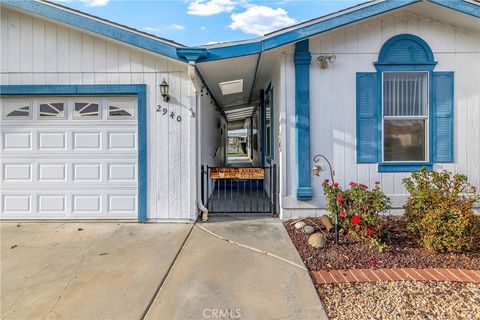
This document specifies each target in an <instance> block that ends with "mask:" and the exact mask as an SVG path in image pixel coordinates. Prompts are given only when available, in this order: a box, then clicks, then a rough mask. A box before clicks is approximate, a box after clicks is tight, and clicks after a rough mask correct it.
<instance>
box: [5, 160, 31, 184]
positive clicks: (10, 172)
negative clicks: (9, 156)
mask: <svg viewBox="0 0 480 320" xmlns="http://www.w3.org/2000/svg"><path fill="white" fill-rule="evenodd" d="M31 181H32V165H31V164H30V163H19V162H13V163H3V170H2V182H4V183H9V182H14V183H15V182H31Z"/></svg>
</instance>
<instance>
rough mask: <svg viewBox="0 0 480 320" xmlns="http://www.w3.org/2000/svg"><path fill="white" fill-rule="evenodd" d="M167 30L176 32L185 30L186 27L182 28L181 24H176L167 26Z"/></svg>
mask: <svg viewBox="0 0 480 320" xmlns="http://www.w3.org/2000/svg"><path fill="white" fill-rule="evenodd" d="M166 28H167V29H174V30H185V26H182V25H181V24H175V23H172V24H169V25H168V26H166Z"/></svg>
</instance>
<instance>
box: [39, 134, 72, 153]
mask: <svg viewBox="0 0 480 320" xmlns="http://www.w3.org/2000/svg"><path fill="white" fill-rule="evenodd" d="M37 141H38V147H37V150H39V151H44V150H46V151H50V150H51V149H56V150H67V133H66V132H38V140H37Z"/></svg>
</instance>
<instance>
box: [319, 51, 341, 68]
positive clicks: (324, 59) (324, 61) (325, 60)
mask: <svg viewBox="0 0 480 320" xmlns="http://www.w3.org/2000/svg"><path fill="white" fill-rule="evenodd" d="M336 59H337V56H336V55H334V54H332V55H330V56H319V57H318V58H317V63H318V64H319V65H320V68H321V69H327V68H328V65H329V64H332V63H334V62H335V60H336Z"/></svg>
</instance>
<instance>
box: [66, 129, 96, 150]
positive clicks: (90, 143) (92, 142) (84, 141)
mask: <svg viewBox="0 0 480 320" xmlns="http://www.w3.org/2000/svg"><path fill="white" fill-rule="evenodd" d="M85 149H88V150H102V133H101V132H73V146H72V150H74V151H79V150H80V151H83V150H85Z"/></svg>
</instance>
